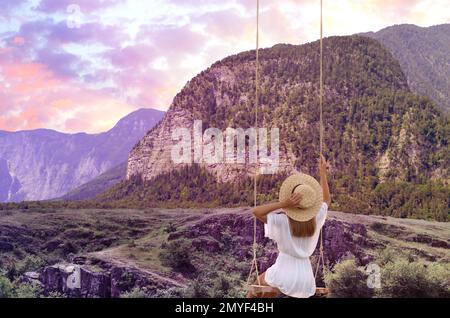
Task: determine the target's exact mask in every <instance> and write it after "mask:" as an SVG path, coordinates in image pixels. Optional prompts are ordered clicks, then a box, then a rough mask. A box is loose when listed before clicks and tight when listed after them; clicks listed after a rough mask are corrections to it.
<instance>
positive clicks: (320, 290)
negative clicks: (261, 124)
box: [245, 0, 329, 297]
mask: <svg viewBox="0 0 450 318" xmlns="http://www.w3.org/2000/svg"><path fill="white" fill-rule="evenodd" d="M255 76H256V79H255V86H256V87H255V95H256V97H255V99H256V101H255V127H258V106H259V0H256V67H255ZM322 106H323V22H322V0H320V93H319V111H320V118H319V122H320V129H319V135H320V150H319V152H320V156H322V151H323V114H322V113H323V112H322ZM256 181H257V174H256V172H255V175H254V182H253V201H254V202H253V204H254V206H255V207H256V203H257V202H256V192H257V191H256V190H257V188H256ZM257 247H258V246H257V242H256V217H253V246H252V249H253V259H252V265H251V267H250V273H249V274H248V278H247V284H246V286H245V290H246V291H249V292H251V293H252V294H256V295H259V294H266V293H268V294H276V293H278V291H277V289H276V288H274V287H271V286H266V285H261V280H260V277H259V271H258V260H257V257H256V250H257ZM321 262H322V275H324V274H325V260H324V252H323V231H322V229H321V230H320V247H319V259H318V261H317V265H316V270H315V272H314V279H316V278H317V274H318V271H319V268H320V263H321ZM253 270H254V271H255V274H256V284H251V283H250V280H251V276H252V273H253ZM328 292H329V290H328V288H326V287H317V288H316V293H315V295H316V296H318V297H323V296H326V295H327V294H328Z"/></svg>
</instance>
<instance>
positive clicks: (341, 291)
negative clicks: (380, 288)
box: [325, 260, 373, 298]
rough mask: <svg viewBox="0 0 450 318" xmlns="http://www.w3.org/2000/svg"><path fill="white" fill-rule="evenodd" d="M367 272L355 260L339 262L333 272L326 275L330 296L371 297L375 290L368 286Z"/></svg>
mask: <svg viewBox="0 0 450 318" xmlns="http://www.w3.org/2000/svg"><path fill="white" fill-rule="evenodd" d="M367 277H368V276H367V274H366V273H365V272H364V271H363V270H362V269H360V268H359V267H358V266H357V265H356V263H355V261H354V260H345V261H342V262H340V263H337V264H336V265H335V266H334V268H333V271H332V272H328V273H327V274H326V275H325V284H326V286H327V287H328V288H329V290H330V294H329V295H328V296H329V297H339V298H341V297H342V298H370V297H372V296H373V290H372V289H370V288H369V287H368V286H367Z"/></svg>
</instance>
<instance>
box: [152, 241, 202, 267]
mask: <svg viewBox="0 0 450 318" xmlns="http://www.w3.org/2000/svg"><path fill="white" fill-rule="evenodd" d="M159 258H160V259H161V263H162V264H163V265H164V266H169V267H171V268H172V269H173V270H175V271H178V272H181V273H184V274H195V272H196V269H195V267H194V265H192V262H191V255H190V251H189V245H188V243H187V242H185V241H179V240H176V241H171V242H168V243H163V246H162V250H161V253H160V255H159Z"/></svg>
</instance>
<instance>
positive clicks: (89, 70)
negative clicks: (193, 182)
mask: <svg viewBox="0 0 450 318" xmlns="http://www.w3.org/2000/svg"><path fill="white" fill-rule="evenodd" d="M260 3H261V16H260V19H261V29H260V37H261V39H260V42H261V46H262V47H270V46H272V45H274V44H276V43H292V44H300V43H305V42H309V41H313V40H316V39H317V38H318V36H319V3H320V1H319V0H260ZM449 3H450V1H448V0H434V1H433V0H324V19H325V21H324V35H325V36H330V35H346V34H353V33H359V32H365V31H378V30H379V29H382V28H384V27H387V26H390V25H393V24H402V23H412V24H416V25H419V26H430V25H435V24H441V23H449V22H450V4H449ZM255 5H256V0H228V1H227V0H165V1H163V0H151V1H143V0H29V1H25V0H0V130H8V131H16V130H24V129H35V128H51V129H55V130H58V131H63V132H79V131H85V132H90V133H95V132H101V131H105V130H108V129H110V128H111V127H112V126H113V125H114V124H115V123H116V122H117V120H119V119H120V118H121V117H123V116H124V115H126V114H128V113H130V112H131V111H133V110H135V109H138V108H142V107H153V108H157V109H162V110H165V109H167V108H168V107H169V106H170V103H171V101H172V98H173V97H174V96H175V94H176V93H177V92H178V91H179V90H180V89H181V88H182V87H183V85H184V84H185V83H186V82H187V81H188V80H189V79H190V78H192V77H193V76H195V75H196V74H197V73H199V72H200V71H201V70H203V69H205V68H206V67H208V66H209V65H211V64H212V63H213V62H215V61H217V60H219V59H222V58H224V57H226V56H228V55H230V54H234V53H238V52H240V51H244V50H250V49H254V46H255ZM78 9H80V11H78Z"/></svg>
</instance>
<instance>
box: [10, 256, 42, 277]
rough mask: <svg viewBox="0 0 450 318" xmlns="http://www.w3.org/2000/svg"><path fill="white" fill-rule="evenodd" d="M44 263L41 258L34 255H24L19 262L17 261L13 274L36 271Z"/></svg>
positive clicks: (18, 274)
mask: <svg viewBox="0 0 450 318" xmlns="http://www.w3.org/2000/svg"><path fill="white" fill-rule="evenodd" d="M44 265H45V262H44V260H43V259H42V258H40V257H38V256H34V255H29V256H27V257H25V259H23V260H22V261H21V262H19V263H18V264H17V265H16V267H15V273H14V274H15V276H20V275H23V274H25V273H26V272H31V271H37V270H38V269H40V268H42V267H43V266H44Z"/></svg>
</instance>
